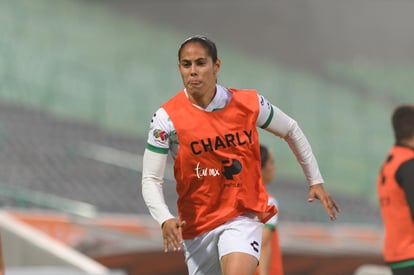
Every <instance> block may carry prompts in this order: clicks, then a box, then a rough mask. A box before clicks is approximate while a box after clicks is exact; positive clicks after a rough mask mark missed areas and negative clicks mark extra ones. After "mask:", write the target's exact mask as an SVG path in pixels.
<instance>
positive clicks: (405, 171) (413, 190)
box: [395, 159, 414, 221]
mask: <svg viewBox="0 0 414 275" xmlns="http://www.w3.org/2000/svg"><path fill="white" fill-rule="evenodd" d="M395 177H396V179H397V182H398V184H399V185H400V186H401V188H402V189H404V193H405V196H406V198H407V202H408V205H409V207H410V211H411V219H412V220H413V221H414V159H411V160H409V161H407V162H404V163H403V164H402V165H401V166H400V168H398V170H397V173H396V175H395Z"/></svg>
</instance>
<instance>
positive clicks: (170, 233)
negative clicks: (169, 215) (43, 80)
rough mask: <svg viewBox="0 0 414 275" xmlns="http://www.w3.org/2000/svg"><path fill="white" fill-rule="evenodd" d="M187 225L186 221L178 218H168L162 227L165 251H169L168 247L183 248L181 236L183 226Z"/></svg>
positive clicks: (175, 249) (174, 249)
mask: <svg viewBox="0 0 414 275" xmlns="http://www.w3.org/2000/svg"><path fill="white" fill-rule="evenodd" d="M184 226H185V221H180V220H178V219H176V218H173V219H169V220H166V221H165V222H164V223H163V224H162V226H161V228H162V237H163V239H164V252H168V247H171V248H172V250H173V251H177V250H181V245H182V243H183V237H182V236H181V228H182V227H184Z"/></svg>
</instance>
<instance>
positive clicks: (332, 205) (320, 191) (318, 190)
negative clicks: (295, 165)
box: [308, 183, 341, 221]
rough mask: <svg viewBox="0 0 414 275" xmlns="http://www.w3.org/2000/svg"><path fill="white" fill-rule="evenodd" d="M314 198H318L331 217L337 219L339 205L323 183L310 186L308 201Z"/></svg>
mask: <svg viewBox="0 0 414 275" xmlns="http://www.w3.org/2000/svg"><path fill="white" fill-rule="evenodd" d="M314 199H318V200H319V201H320V202H321V203H322V206H323V208H325V211H326V213H327V214H328V216H329V218H330V219H331V220H332V221H334V220H336V213H339V212H340V211H341V210H340V209H339V205H338V204H337V203H336V202H335V201H334V199H332V197H331V195H329V193H328V192H327V191H325V189H324V188H323V185H322V183H320V184H314V185H311V186H310V187H309V196H308V202H313V200H314Z"/></svg>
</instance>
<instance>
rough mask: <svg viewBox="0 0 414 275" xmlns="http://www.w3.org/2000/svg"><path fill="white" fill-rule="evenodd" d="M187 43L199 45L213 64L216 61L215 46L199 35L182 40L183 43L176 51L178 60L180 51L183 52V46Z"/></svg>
mask: <svg viewBox="0 0 414 275" xmlns="http://www.w3.org/2000/svg"><path fill="white" fill-rule="evenodd" d="M188 43H200V44H201V45H202V46H203V48H204V49H206V50H207V53H208V55H209V56H211V58H212V59H213V63H215V62H216V61H217V59H218V57H217V47H216V44H215V43H214V42H213V41H211V40H210V39H208V38H207V37H205V36H201V35H195V36H191V37H189V38H187V39H186V40H184V42H183V43H182V44H181V46H180V48H179V49H178V60H180V58H181V51H182V50H183V48H184V46H185V45H187V44H188Z"/></svg>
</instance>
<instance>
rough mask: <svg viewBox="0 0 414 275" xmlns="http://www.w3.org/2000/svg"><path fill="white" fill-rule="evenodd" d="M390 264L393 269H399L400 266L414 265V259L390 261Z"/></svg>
mask: <svg viewBox="0 0 414 275" xmlns="http://www.w3.org/2000/svg"><path fill="white" fill-rule="evenodd" d="M389 266H390V267H391V268H392V269H398V268H404V267H409V266H414V259H412V260H407V261H402V262H398V263H392V264H391V263H390V264H389Z"/></svg>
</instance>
